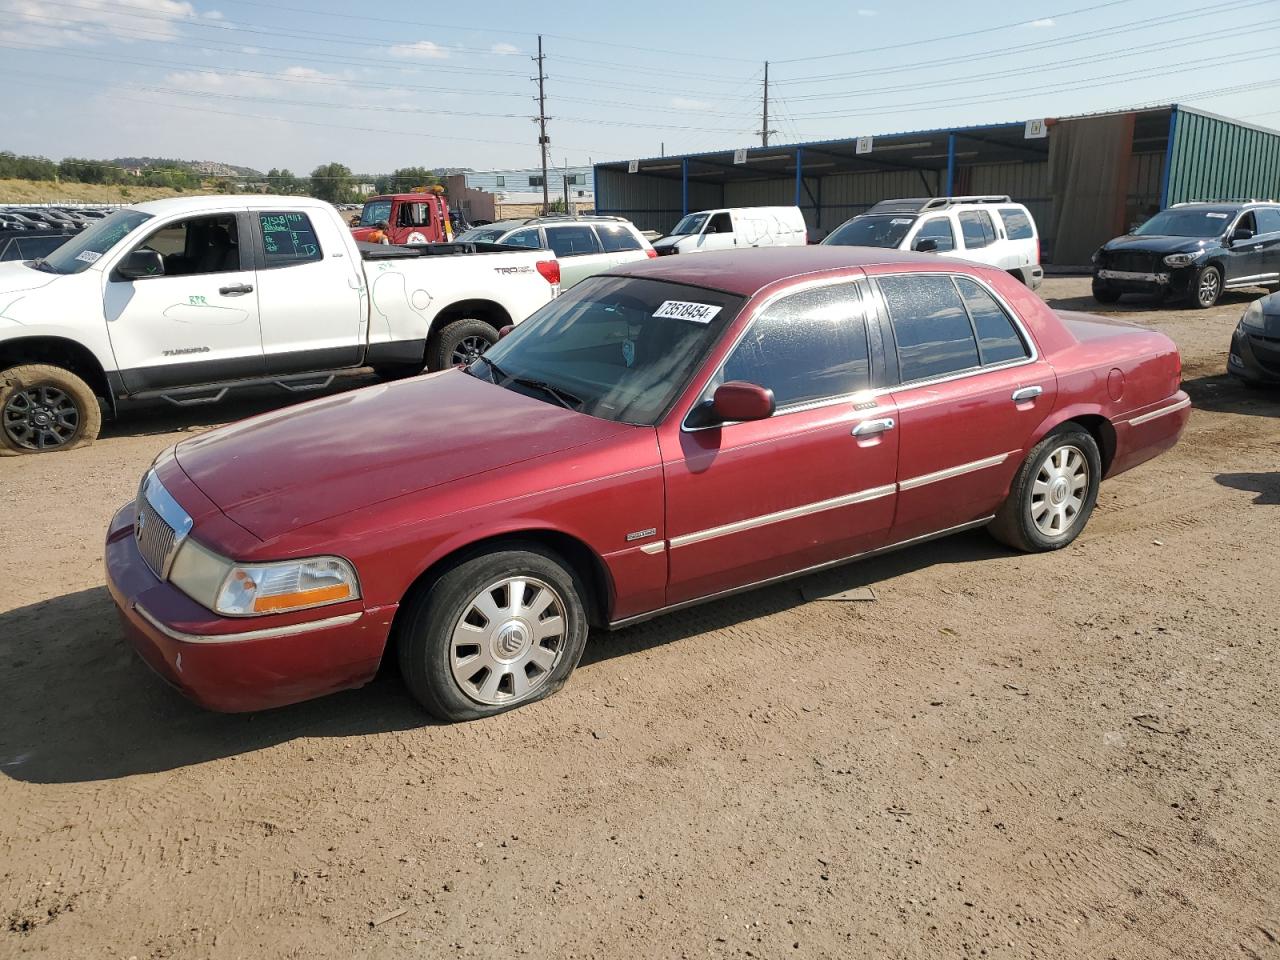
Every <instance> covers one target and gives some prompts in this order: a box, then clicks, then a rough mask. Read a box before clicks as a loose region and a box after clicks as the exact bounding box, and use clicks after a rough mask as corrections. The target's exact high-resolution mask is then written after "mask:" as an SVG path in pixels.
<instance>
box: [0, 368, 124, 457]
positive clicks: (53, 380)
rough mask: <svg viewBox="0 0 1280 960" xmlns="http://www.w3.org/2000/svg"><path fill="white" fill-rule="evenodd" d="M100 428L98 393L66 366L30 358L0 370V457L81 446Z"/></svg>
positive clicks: (49, 451) (100, 415)
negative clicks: (34, 361)
mask: <svg viewBox="0 0 1280 960" xmlns="http://www.w3.org/2000/svg"><path fill="white" fill-rule="evenodd" d="M101 427H102V408H101V407H100V406H99V405H98V398H97V397H96V396H95V395H94V392H93V390H92V389H90V387H89V385H88V384H87V383H85V382H84V381H83V380H82V379H80V378H79V377H78V376H76V375H75V374H74V373H72V372H71V371H70V370H66V369H64V368H62V367H55V366H52V365H50V364H44V363H32V364H26V365H24V366H18V367H10V368H9V369H8V370H5V371H3V372H0V456H18V455H20V454H25V453H51V452H53V451H55V450H69V449H71V448H72V447H78V446H83V445H85V444H87V443H92V442H93V440H94V439H96V438H97V436H98V430H99V429H101Z"/></svg>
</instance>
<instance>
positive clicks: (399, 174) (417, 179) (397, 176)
mask: <svg viewBox="0 0 1280 960" xmlns="http://www.w3.org/2000/svg"><path fill="white" fill-rule="evenodd" d="M438 183H440V178H439V177H437V176H436V175H435V174H434V173H432V172H431V171H430V170H428V169H427V168H426V167H401V168H400V169H399V170H396V171H394V172H392V173H384V174H380V175H379V176H377V177H375V178H374V180H373V187H374V190H376V191H377V192H378V193H408V192H410V191H412V190H416V189H418V188H419V187H430V186H434V185H436V184H438Z"/></svg>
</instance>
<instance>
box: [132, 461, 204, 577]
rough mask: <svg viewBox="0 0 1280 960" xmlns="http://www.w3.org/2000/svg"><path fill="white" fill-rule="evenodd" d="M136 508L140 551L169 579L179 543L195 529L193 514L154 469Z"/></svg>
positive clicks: (144, 480)
mask: <svg viewBox="0 0 1280 960" xmlns="http://www.w3.org/2000/svg"><path fill="white" fill-rule="evenodd" d="M134 508H135V510H136V511H137V516H136V518H135V519H134V522H133V537H134V539H135V540H136V541H137V544H138V552H139V553H140V554H142V559H143V560H145V561H146V562H147V566H148V567H150V568H151V572H152V573H154V574H155V575H156V576H157V577H159V578H160V579H161V580H166V579H168V577H169V568H170V567H171V566H172V565H173V558H174V556H175V555H176V554H177V552H178V547H180V546H182V541H183V540H185V539H186V538H187V534H188V533H190V532H191V526H192V523H191V517H190V516H189V515H188V514H187V512H186V511H185V510H183V509H182V507H181V506H180V505H179V504H178V501H176V500H174V499H173V497H172V496H170V495H169V491H167V490H166V489H165V488H164V486H163V485H162V484H161V483H160V481H159V479H158V478H157V477H156V475H155V474H154V473H152V472H150V471H148V473H147V475H146V476H145V477H143V478H142V485H141V486H140V487H139V489H138V498H137V500H136V501H134Z"/></svg>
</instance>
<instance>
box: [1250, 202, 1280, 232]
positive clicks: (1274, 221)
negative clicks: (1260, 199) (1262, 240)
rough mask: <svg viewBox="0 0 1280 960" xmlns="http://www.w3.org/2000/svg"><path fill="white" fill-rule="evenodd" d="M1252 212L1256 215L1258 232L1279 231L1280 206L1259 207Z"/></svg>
mask: <svg viewBox="0 0 1280 960" xmlns="http://www.w3.org/2000/svg"><path fill="white" fill-rule="evenodd" d="M1253 212H1254V213H1255V214H1257V217H1258V232H1259V233H1280V208H1277V207H1259V208H1258V209H1257V210H1255V211H1253Z"/></svg>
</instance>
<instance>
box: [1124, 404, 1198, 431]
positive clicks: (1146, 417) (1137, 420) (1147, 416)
mask: <svg viewBox="0 0 1280 960" xmlns="http://www.w3.org/2000/svg"><path fill="white" fill-rule="evenodd" d="M1189 406H1191V398H1190V397H1186V398H1185V399H1182V400H1179V401H1178V402H1177V403H1171V404H1169V405H1168V406H1167V407H1161V408H1160V409H1159V410H1152V411H1151V412H1150V413H1144V414H1143V415H1142V416H1140V417H1134V418H1133V419H1131V420H1130V421H1129V426H1131V427H1137V426H1141V425H1142V424H1144V423H1147V422H1149V421H1151V420H1155V419H1156V418H1157V417H1164V416H1168V415H1169V414H1171V413H1177V412H1178V411H1179V410H1185V409H1186V408H1187V407H1189Z"/></svg>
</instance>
